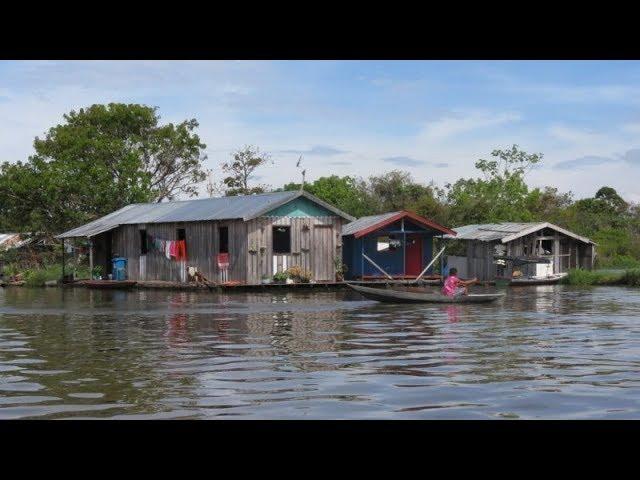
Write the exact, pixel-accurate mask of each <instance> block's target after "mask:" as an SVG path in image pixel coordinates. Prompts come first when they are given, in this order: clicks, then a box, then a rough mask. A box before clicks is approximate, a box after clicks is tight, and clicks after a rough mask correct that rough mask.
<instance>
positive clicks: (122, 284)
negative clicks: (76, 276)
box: [84, 280, 138, 288]
mask: <svg viewBox="0 0 640 480" xmlns="http://www.w3.org/2000/svg"><path fill="white" fill-rule="evenodd" d="M136 283H138V282H136V281H134V280H87V281H85V282H84V285H85V286H86V287H87V288H131V287H133V286H134V285H135V284H136Z"/></svg>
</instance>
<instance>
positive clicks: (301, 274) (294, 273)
mask: <svg viewBox="0 0 640 480" xmlns="http://www.w3.org/2000/svg"><path fill="white" fill-rule="evenodd" d="M287 274H288V275H289V278H291V279H292V280H293V281H294V283H309V282H310V281H311V279H312V278H313V274H312V273H311V272H310V271H308V270H303V269H302V268H300V267H299V266H297V265H295V266H293V267H290V268H289V269H288V270H287Z"/></svg>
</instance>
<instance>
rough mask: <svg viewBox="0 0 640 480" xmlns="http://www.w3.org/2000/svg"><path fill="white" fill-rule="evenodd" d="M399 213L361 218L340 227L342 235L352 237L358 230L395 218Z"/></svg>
mask: <svg viewBox="0 0 640 480" xmlns="http://www.w3.org/2000/svg"><path fill="white" fill-rule="evenodd" d="M399 213H400V212H389V213H381V214H380V215H370V216H368V217H361V218H359V219H357V220H356V221H354V222H351V223H347V224H346V225H345V226H344V227H342V235H353V234H354V233H356V232H359V231H360V230H365V229H367V228H369V227H372V226H374V225H377V224H378V223H382V222H384V221H385V220H388V219H390V218H393V217H395V216H396V215H398V214H399Z"/></svg>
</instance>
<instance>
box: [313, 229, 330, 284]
mask: <svg viewBox="0 0 640 480" xmlns="http://www.w3.org/2000/svg"><path fill="white" fill-rule="evenodd" d="M311 249H312V261H311V272H312V273H313V278H314V279H315V280H316V281H320V282H333V281H334V280H335V273H334V265H333V257H334V251H335V247H334V241H333V228H332V226H331V225H326V226H325V225H315V226H314V227H313V240H312V243H311Z"/></svg>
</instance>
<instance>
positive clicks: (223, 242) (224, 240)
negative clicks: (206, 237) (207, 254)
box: [218, 227, 229, 253]
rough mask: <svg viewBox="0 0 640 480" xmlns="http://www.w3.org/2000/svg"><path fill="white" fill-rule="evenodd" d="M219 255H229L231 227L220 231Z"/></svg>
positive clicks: (221, 228)
mask: <svg viewBox="0 0 640 480" xmlns="http://www.w3.org/2000/svg"><path fill="white" fill-rule="evenodd" d="M218 253H229V227H220V228H219V229H218Z"/></svg>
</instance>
